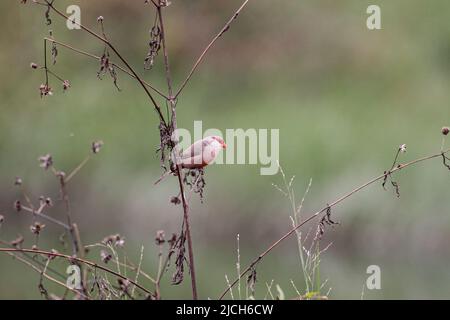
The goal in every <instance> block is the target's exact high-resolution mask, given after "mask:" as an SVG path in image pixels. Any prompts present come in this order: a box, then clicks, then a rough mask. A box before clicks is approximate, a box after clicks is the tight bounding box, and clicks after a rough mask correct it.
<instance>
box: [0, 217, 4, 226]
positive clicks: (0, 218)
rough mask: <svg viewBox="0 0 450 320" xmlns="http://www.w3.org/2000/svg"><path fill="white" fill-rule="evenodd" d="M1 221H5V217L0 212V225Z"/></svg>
mask: <svg viewBox="0 0 450 320" xmlns="http://www.w3.org/2000/svg"><path fill="white" fill-rule="evenodd" d="M3 221H5V217H4V216H3V215H1V214H0V226H1V225H2V223H3Z"/></svg>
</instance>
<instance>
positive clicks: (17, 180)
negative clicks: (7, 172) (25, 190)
mask: <svg viewBox="0 0 450 320" xmlns="http://www.w3.org/2000/svg"><path fill="white" fill-rule="evenodd" d="M14 185H15V186H20V185H22V179H21V178H19V177H16V180H14Z"/></svg>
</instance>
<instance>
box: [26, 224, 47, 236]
mask: <svg viewBox="0 0 450 320" xmlns="http://www.w3.org/2000/svg"><path fill="white" fill-rule="evenodd" d="M44 228H45V224H42V223H40V222H35V223H34V224H33V225H32V226H30V230H31V232H32V233H34V234H36V235H39V234H40V233H41V231H42V230H43V229H44Z"/></svg>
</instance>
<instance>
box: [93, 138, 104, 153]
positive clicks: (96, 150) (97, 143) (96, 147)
mask: <svg viewBox="0 0 450 320" xmlns="http://www.w3.org/2000/svg"><path fill="white" fill-rule="evenodd" d="M102 147H103V141H102V140H98V141H94V142H92V152H93V153H95V154H97V153H99V152H100V149H101V148H102Z"/></svg>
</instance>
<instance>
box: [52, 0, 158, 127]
mask: <svg viewBox="0 0 450 320" xmlns="http://www.w3.org/2000/svg"><path fill="white" fill-rule="evenodd" d="M45 2H46V4H47V6H48V7H49V8H50V9H52V10H53V11H54V12H55V13H56V14H58V15H59V16H61V17H62V18H64V19H65V20H68V19H69V17H68V16H67V15H65V14H64V13H63V12H61V11H60V10H58V9H57V8H56V7H55V6H53V4H52V2H50V1H49V0H45ZM74 23H76V22H74ZM76 24H77V23H76ZM77 25H78V26H79V27H80V28H81V29H83V30H84V31H86V32H87V33H89V34H90V35H92V36H93V37H95V38H97V39H98V40H100V41H101V42H103V43H104V44H105V45H107V46H108V47H109V48H110V49H111V50H112V51H113V52H114V53H115V54H116V56H117V57H118V58H119V59H120V60H121V61H122V63H123V64H124V65H125V66H126V67H127V69H128V70H129V71H130V72H131V73H132V74H133V76H134V77H135V78H136V80H137V81H138V82H139V83H140V85H141V86H142V88H143V89H144V91H145V93H146V94H147V96H148V98H149V99H150V101H151V102H152V104H153V106H154V107H155V110H156V112H157V113H158V115H159V118H160V121H161V122H163V123H164V124H166V120H165V119H164V116H163V114H162V112H161V108H160V107H159V105H158V103H157V102H156V100H155V98H153V96H152V94H151V93H150V91H149V90H148V88H147V86H146V84H145V83H144V81H143V80H142V79H141V77H140V76H139V75H138V74H137V73H136V71H134V69H133V68H132V67H131V66H130V64H129V63H128V61H127V60H126V59H125V58H123V56H122V55H121V54H120V52H119V51H118V50H117V49H116V48H115V47H114V46H113V44H112V43H111V42H110V41H109V40H108V39H106V38H105V37H102V36H101V35H99V34H97V33H95V32H94V31H92V30H91V29H89V28H87V27H85V26H84V25H82V24H77Z"/></svg>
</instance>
